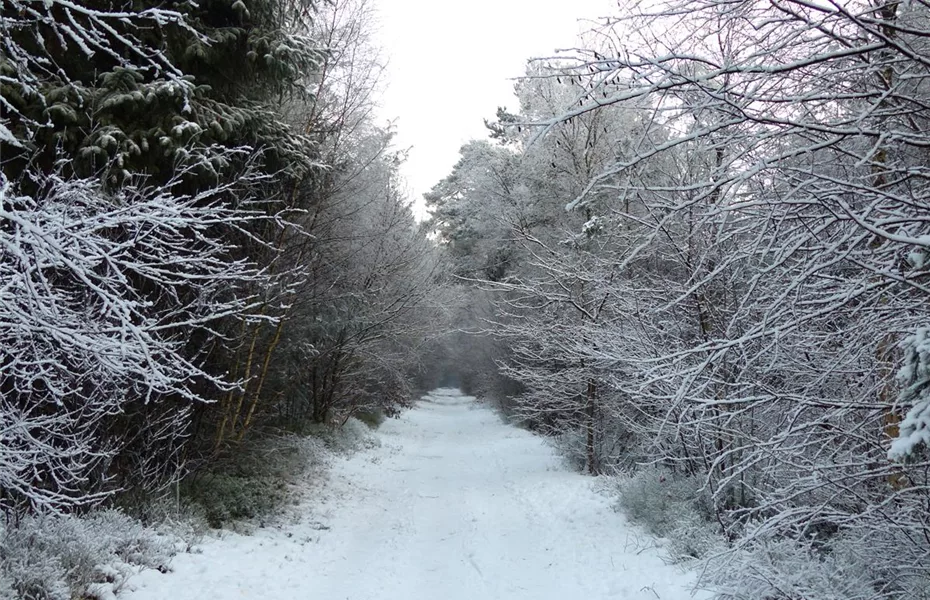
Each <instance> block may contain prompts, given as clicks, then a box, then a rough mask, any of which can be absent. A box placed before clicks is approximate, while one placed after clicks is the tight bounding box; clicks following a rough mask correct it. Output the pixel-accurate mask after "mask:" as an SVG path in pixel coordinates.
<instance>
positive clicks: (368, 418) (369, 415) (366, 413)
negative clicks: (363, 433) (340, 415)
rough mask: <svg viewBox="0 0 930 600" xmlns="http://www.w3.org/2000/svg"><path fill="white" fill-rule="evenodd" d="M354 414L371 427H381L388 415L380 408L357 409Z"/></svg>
mask: <svg viewBox="0 0 930 600" xmlns="http://www.w3.org/2000/svg"><path fill="white" fill-rule="evenodd" d="M354 416H355V418H356V419H358V420H359V421H361V422H362V423H364V424H365V425H368V427H369V428H371V429H377V428H378V427H381V424H382V423H384V421H386V420H387V417H385V416H384V411H382V410H379V409H370V410H360V411H356V413H355V415H354Z"/></svg>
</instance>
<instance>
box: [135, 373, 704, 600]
mask: <svg viewBox="0 0 930 600" xmlns="http://www.w3.org/2000/svg"><path fill="white" fill-rule="evenodd" d="M378 436H379V437H380V438H381V440H382V446H381V447H380V448H374V449H372V450H369V451H365V452H361V453H359V454H356V455H354V456H352V457H350V458H348V459H344V460H340V461H339V462H338V463H337V464H336V465H334V468H333V472H332V474H331V478H332V481H331V483H330V485H329V491H328V493H327V494H324V496H325V498H326V499H325V500H322V501H321V500H317V501H316V502H315V503H314V504H312V505H311V504H309V503H310V502H313V501H314V500H313V498H309V499H308V506H307V507H306V514H307V515H308V516H307V517H305V518H304V519H302V520H301V522H299V523H296V524H294V525H292V526H289V527H287V528H284V529H260V530H259V531H258V532H257V533H256V534H255V535H253V536H248V537H245V536H238V535H230V536H227V537H226V538H225V539H222V540H212V541H209V542H206V543H205V544H204V546H203V552H202V553H201V554H190V555H182V556H179V557H178V558H177V559H175V563H174V565H173V567H174V570H175V572H174V573H171V574H168V575H162V574H160V573H157V572H145V573H142V574H141V575H138V576H137V577H135V578H134V579H133V580H132V581H131V582H130V585H131V586H132V587H135V588H136V589H135V591H133V592H129V593H125V594H123V595H124V596H125V597H126V598H128V599H129V600H188V599H190V600H193V599H197V600H213V599H216V600H232V599H242V598H251V599H264V598H267V599H274V600H316V599H319V600H337V599H338V600H342V599H347V600H496V599H501V600H503V599H507V600H521V599H526V600H530V599H532V600H548V599H553V600H555V599H557V600H574V599H578V600H600V599H607V598H611V599H619V600H657V599H658V600H684V599H686V598H688V599H690V598H692V597H697V598H706V597H707V596H706V595H705V594H697V595H696V596H692V594H691V592H690V585H691V582H692V581H693V576H691V575H688V574H685V573H682V572H681V571H680V570H679V569H678V568H677V567H674V566H670V565H667V564H665V563H664V562H663V561H662V560H661V559H660V558H659V555H658V551H657V550H655V549H653V548H646V549H644V544H645V545H648V540H646V539H644V537H643V536H642V534H641V533H638V532H637V531H636V530H635V528H632V527H631V526H630V525H628V524H627V523H626V521H625V520H624V519H623V517H622V516H621V515H618V514H616V513H614V512H613V511H612V510H611V509H610V507H609V502H608V500H607V499H606V498H604V497H603V496H601V495H599V494H597V493H596V492H594V491H592V489H591V485H592V482H593V480H592V479H591V478H588V477H585V476H582V475H579V474H576V473H572V472H570V471H568V470H567V469H566V468H565V467H564V466H563V465H562V464H561V463H560V460H559V459H558V458H557V457H556V456H555V454H554V453H553V451H552V450H551V449H550V448H549V447H548V446H546V445H545V444H544V442H543V441H542V440H540V439H539V438H536V437H535V436H533V435H532V434H530V433H528V432H526V431H523V430H520V429H517V428H514V427H510V426H507V425H505V424H503V423H502V422H501V421H500V419H499V417H498V416H497V415H496V414H495V413H493V412H492V411H491V410H488V409H487V408H484V407H482V406H480V405H479V404H477V403H476V402H475V401H474V399H473V398H469V397H467V396H463V395H461V394H460V393H459V392H458V391H456V390H451V389H443V390H436V391H434V392H432V393H431V394H430V395H428V396H427V397H425V398H424V400H423V401H421V402H420V404H419V405H418V407H417V408H415V409H413V410H410V411H408V412H407V413H405V414H404V415H403V417H402V418H400V419H393V420H389V421H387V422H386V423H385V424H384V425H382V427H381V428H380V430H379V432H378ZM320 503H322V504H320ZM321 525H322V526H323V527H325V528H323V527H321ZM327 528H328V529H327Z"/></svg>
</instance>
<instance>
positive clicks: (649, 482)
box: [618, 467, 713, 536]
mask: <svg viewBox="0 0 930 600" xmlns="http://www.w3.org/2000/svg"><path fill="white" fill-rule="evenodd" d="M619 492H620V498H619V500H618V507H619V508H620V509H622V510H623V512H624V513H625V514H626V515H627V516H628V517H629V518H630V519H632V520H633V521H635V522H637V523H639V524H641V525H643V526H644V527H646V528H647V529H648V530H649V531H650V532H652V533H654V534H656V535H661V536H666V535H669V534H670V533H671V532H672V531H674V530H675V529H676V528H677V527H678V526H679V524H681V523H684V522H707V521H710V519H711V516H712V514H713V513H712V512H711V511H712V508H711V507H712V504H711V502H710V498H709V497H708V494H707V492H706V491H705V490H704V482H703V481H702V480H701V479H700V478H698V477H693V476H690V477H689V476H686V475H681V474H677V473H673V472H671V471H669V470H667V469H663V468H661V467H646V468H644V469H642V470H640V471H638V472H637V473H635V474H634V475H633V476H632V477H630V478H629V479H626V480H624V481H620V482H619Z"/></svg>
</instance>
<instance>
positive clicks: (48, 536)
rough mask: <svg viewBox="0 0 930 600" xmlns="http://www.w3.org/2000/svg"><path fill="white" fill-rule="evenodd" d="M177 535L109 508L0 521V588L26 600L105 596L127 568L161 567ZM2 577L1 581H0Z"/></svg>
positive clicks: (115, 588)
mask: <svg viewBox="0 0 930 600" xmlns="http://www.w3.org/2000/svg"><path fill="white" fill-rule="evenodd" d="M176 542H177V538H175V537H174V536H172V535H166V534H164V533H158V532H156V531H155V530H154V529H152V528H147V527H144V526H142V524H141V523H140V522H138V521H136V520H134V519H132V518H130V517H128V516H126V515H125V514H123V513H121V512H119V511H115V510H105V511H99V512H93V513H90V514H89V515H86V516H84V517H78V516H74V515H59V516H56V515H34V516H29V517H25V518H24V519H22V520H21V521H20V522H19V523H17V524H15V525H7V526H0V591H2V586H3V585H7V586H8V587H9V588H12V589H13V590H14V594H13V595H12V596H8V595H3V596H2V597H3V598H10V597H14V598H23V599H24V600H25V599H29V600H70V599H71V598H74V597H80V598H111V597H112V595H111V594H113V593H114V592H116V591H117V590H119V588H120V586H121V585H122V584H123V582H124V581H125V579H126V577H127V576H128V575H129V574H130V573H131V570H132V567H134V566H143V567H148V568H157V569H162V570H165V569H167V563H168V560H169V559H170V558H171V556H173V555H174V553H175V544H176ZM4 582H5V583H4Z"/></svg>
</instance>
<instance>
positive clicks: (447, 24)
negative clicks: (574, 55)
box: [375, 0, 615, 205]
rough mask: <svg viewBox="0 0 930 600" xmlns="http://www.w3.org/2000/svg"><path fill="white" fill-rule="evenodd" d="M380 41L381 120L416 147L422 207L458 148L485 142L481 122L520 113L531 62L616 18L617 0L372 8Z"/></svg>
mask: <svg viewBox="0 0 930 600" xmlns="http://www.w3.org/2000/svg"><path fill="white" fill-rule="evenodd" d="M375 2H376V7H377V9H378V16H379V21H380V33H379V35H378V41H379V42H380V45H381V46H382V48H383V50H384V53H385V55H386V56H387V58H388V60H389V61H390V63H389V66H388V73H387V81H386V83H387V89H386V90H385V93H384V98H383V101H382V105H383V107H382V116H383V118H384V119H385V120H386V119H390V118H396V119H397V132H398V138H397V145H398V146H399V147H408V146H412V150H411V151H410V157H409V160H408V162H407V164H406V165H405V168H404V176H405V177H406V179H407V182H408V184H409V186H410V189H411V192H412V195H413V197H414V198H415V200H416V201H417V202H418V203H419V204H421V205H422V200H421V197H422V195H423V193H424V192H427V191H429V190H430V188H432V186H433V185H434V184H436V183H437V182H438V181H439V180H440V179H442V178H443V177H445V176H446V175H447V174H448V173H449V172H450V171H451V169H452V166H453V165H454V164H455V162H456V160H457V159H458V149H459V147H460V146H461V145H462V144H463V143H465V142H467V141H468V140H470V139H473V138H479V137H485V135H486V130H485V128H484V124H483V122H482V119H484V118H489V119H492V118H493V117H494V113H495V111H496V110H497V107H498V106H507V107H508V108H510V109H511V110H514V109H516V105H517V103H516V99H515V98H514V96H513V82H512V81H510V80H509V78H513V77H517V76H519V75H521V74H522V73H523V70H524V66H525V64H526V59H527V58H529V57H532V56H541V55H545V56H550V55H552V54H553V50H554V49H556V48H565V47H570V46H573V45H575V38H576V37H577V35H578V33H579V32H581V31H583V30H585V29H587V28H588V27H589V26H588V25H586V24H585V23H579V19H593V18H596V17H599V16H603V15H605V14H610V13H613V12H615V11H613V10H611V9H610V7H611V6H612V5H613V4H614V3H613V2H611V1H610V0H561V1H560V2H552V1H551V0H465V1H451V2H449V1H442V0H439V1H437V0H375Z"/></svg>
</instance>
